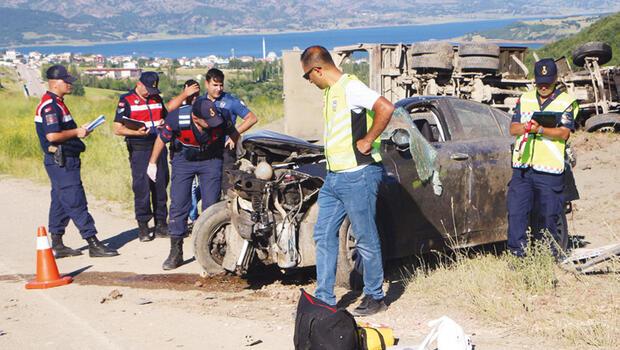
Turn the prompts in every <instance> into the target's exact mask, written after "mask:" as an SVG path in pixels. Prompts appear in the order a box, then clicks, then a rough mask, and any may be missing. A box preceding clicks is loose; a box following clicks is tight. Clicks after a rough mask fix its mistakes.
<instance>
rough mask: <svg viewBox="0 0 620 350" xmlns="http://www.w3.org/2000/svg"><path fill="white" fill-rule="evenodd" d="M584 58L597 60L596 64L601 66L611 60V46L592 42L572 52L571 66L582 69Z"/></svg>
mask: <svg viewBox="0 0 620 350" xmlns="http://www.w3.org/2000/svg"><path fill="white" fill-rule="evenodd" d="M586 57H596V58H598V64H599V65H603V64H605V63H607V62H609V61H610V60H611V46H609V45H608V44H606V43H604V42H600V41H592V42H589V43H585V44H583V45H581V46H579V47H578V48H576V49H575V50H573V64H575V65H576V66H579V67H583V66H584V65H585V64H586Z"/></svg>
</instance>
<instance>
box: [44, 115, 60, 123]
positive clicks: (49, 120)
mask: <svg viewBox="0 0 620 350" xmlns="http://www.w3.org/2000/svg"><path fill="white" fill-rule="evenodd" d="M45 122H46V123H47V124H48V125H49V124H57V123H58V116H57V115H56V113H50V114H47V115H46V116H45Z"/></svg>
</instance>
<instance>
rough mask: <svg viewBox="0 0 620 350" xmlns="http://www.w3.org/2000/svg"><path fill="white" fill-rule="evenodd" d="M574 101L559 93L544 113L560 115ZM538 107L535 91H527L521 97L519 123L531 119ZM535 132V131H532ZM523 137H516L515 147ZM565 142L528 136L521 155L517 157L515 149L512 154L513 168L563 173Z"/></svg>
mask: <svg viewBox="0 0 620 350" xmlns="http://www.w3.org/2000/svg"><path fill="white" fill-rule="evenodd" d="M574 101H575V99H574V98H572V97H571V96H570V95H568V94H567V93H565V92H562V93H560V94H559V95H558V96H557V97H556V98H555V99H554V100H553V101H551V103H549V105H548V106H547V107H545V108H544V111H545V112H558V113H562V112H564V111H566V109H568V108H569V107H570V106H571V104H572V103H573V102H574ZM540 111H541V110H540V105H539V104H538V98H537V97H536V90H532V91H528V92H527V93H525V94H523V95H521V105H520V112H521V116H520V117H521V120H520V121H521V123H526V122H528V121H530V119H532V115H533V114H534V112H540ZM532 131H534V132H535V130H532ZM523 137H524V135H521V136H519V137H517V140H516V142H515V145H519V144H520V143H521V140H522V139H523ZM565 148H566V141H565V140H555V139H550V138H548V137H545V136H543V135H538V134H535V135H534V134H530V136H529V137H528V141H527V143H526V144H525V145H524V148H523V153H522V154H521V156H519V150H518V149H517V147H515V149H514V150H513V152H512V167H513V168H529V167H532V168H533V169H534V170H537V171H542V172H545V173H551V174H561V173H563V172H564V150H565Z"/></svg>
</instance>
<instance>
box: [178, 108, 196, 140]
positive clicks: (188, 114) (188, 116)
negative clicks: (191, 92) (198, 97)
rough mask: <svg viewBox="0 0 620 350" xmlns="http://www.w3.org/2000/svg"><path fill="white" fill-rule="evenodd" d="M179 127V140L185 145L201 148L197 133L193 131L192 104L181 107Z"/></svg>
mask: <svg viewBox="0 0 620 350" xmlns="http://www.w3.org/2000/svg"><path fill="white" fill-rule="evenodd" d="M179 129H181V133H180V134H179V136H177V140H178V141H179V142H180V143H181V144H182V145H183V146H185V147H193V148H200V144H199V143H198V140H196V135H194V131H192V106H181V107H179Z"/></svg>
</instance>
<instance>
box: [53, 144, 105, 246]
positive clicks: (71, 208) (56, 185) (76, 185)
mask: <svg viewBox="0 0 620 350" xmlns="http://www.w3.org/2000/svg"><path fill="white" fill-rule="evenodd" d="M43 163H44V164H45V170H46V171H47V175H48V176H49V178H50V182H51V183H52V192H51V196H52V203H51V204H50V212H49V223H48V228H49V231H50V233H54V234H64V233H65V228H66V227H67V225H68V224H69V219H71V220H73V223H74V224H75V226H76V227H77V228H78V230H79V231H80V235H81V236H82V238H84V239H86V238H88V237H92V236H94V235H96V234H97V229H96V228H95V220H94V219H93V217H92V216H91V215H90V214H89V213H88V203H87V201H86V193H85V192H84V187H83V186H82V178H81V177H80V168H81V162H80V158H79V157H66V160H65V165H64V166H63V167H60V166H58V165H56V163H54V156H53V155H50V154H46V155H45V158H44V160H43Z"/></svg>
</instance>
